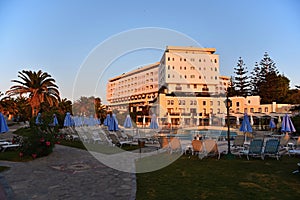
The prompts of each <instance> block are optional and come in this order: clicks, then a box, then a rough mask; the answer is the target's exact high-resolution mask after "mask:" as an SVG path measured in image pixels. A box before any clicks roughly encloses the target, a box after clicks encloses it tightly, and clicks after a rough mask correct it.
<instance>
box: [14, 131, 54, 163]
mask: <svg viewBox="0 0 300 200" xmlns="http://www.w3.org/2000/svg"><path fill="white" fill-rule="evenodd" d="M54 145H55V137H54V135H53V134H52V133H51V132H48V131H44V130H41V129H39V128H32V129H31V134H30V135H28V136H27V137H24V139H23V144H22V147H21V149H20V152H21V153H22V154H21V155H24V156H25V155H28V156H32V157H33V158H36V157H43V156H47V155H49V154H50V153H51V152H52V151H53V148H54Z"/></svg>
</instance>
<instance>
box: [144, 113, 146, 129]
mask: <svg viewBox="0 0 300 200" xmlns="http://www.w3.org/2000/svg"><path fill="white" fill-rule="evenodd" d="M145 125H146V116H145V115H144V116H143V126H145Z"/></svg>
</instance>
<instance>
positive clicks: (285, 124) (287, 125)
mask: <svg viewBox="0 0 300 200" xmlns="http://www.w3.org/2000/svg"><path fill="white" fill-rule="evenodd" d="M281 132H285V133H286V134H287V133H292V132H296V129H295V127H294V125H293V122H292V120H291V118H290V117H289V116H288V114H285V116H284V117H283V119H282V124H281Z"/></svg>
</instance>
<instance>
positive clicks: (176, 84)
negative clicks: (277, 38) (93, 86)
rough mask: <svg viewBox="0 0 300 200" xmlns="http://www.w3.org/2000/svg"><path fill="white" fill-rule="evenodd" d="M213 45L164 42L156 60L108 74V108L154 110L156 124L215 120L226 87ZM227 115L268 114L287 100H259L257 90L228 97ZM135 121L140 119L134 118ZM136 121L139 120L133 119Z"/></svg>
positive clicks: (221, 110) (284, 107) (222, 113)
mask: <svg viewBox="0 0 300 200" xmlns="http://www.w3.org/2000/svg"><path fill="white" fill-rule="evenodd" d="M215 52H216V49H215V48H198V47H178V46H167V47H166V50H165V52H164V54H163V55H162V58H161V60H160V62H157V63H154V64H151V65H147V66H143V67H140V68H138V69H136V70H133V71H130V72H127V73H123V74H122V75H120V76H117V77H114V78H111V79H109V81H108V84H107V101H108V102H109V106H110V107H111V109H112V110H113V109H118V110H119V111H124V112H133V113H135V112H139V111H140V112H142V113H144V114H146V115H147V116H148V117H150V114H151V113H152V112H154V113H156V114H157V115H158V118H159V122H160V123H161V124H165V123H171V124H172V125H173V126H177V125H179V124H180V125H208V124H209V123H213V124H221V123H222V118H224V117H225V113H226V107H225V104H224V100H225V93H226V88H227V87H228V86H229V83H230V78H229V77H227V76H222V75H220V65H219V55H218V54H215ZM231 100H232V103H233V104H232V107H231V109H230V113H231V115H233V116H237V117H239V116H242V114H243V113H244V112H248V113H261V114H262V115H269V114H270V113H274V112H278V110H280V109H281V110H287V109H288V107H289V105H277V104H276V103H273V104H268V105H260V97H259V96H249V97H246V98H244V97H231ZM141 117H142V116H138V117H137V119H136V121H139V122H141V120H140V119H139V120H138V118H141ZM137 124H139V123H137Z"/></svg>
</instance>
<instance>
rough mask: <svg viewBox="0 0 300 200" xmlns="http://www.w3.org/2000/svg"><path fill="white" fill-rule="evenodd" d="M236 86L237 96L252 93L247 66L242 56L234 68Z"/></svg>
mask: <svg viewBox="0 0 300 200" xmlns="http://www.w3.org/2000/svg"><path fill="white" fill-rule="evenodd" d="M234 70H235V71H234V73H235V74H236V76H235V77H234V86H235V88H234V89H235V91H236V92H237V96H243V97H246V96H248V95H249V94H250V82H249V79H248V76H247V73H248V71H247V67H246V66H245V64H244V61H243V59H242V58H241V57H240V58H239V60H238V63H237V66H236V67H235V68H234Z"/></svg>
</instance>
